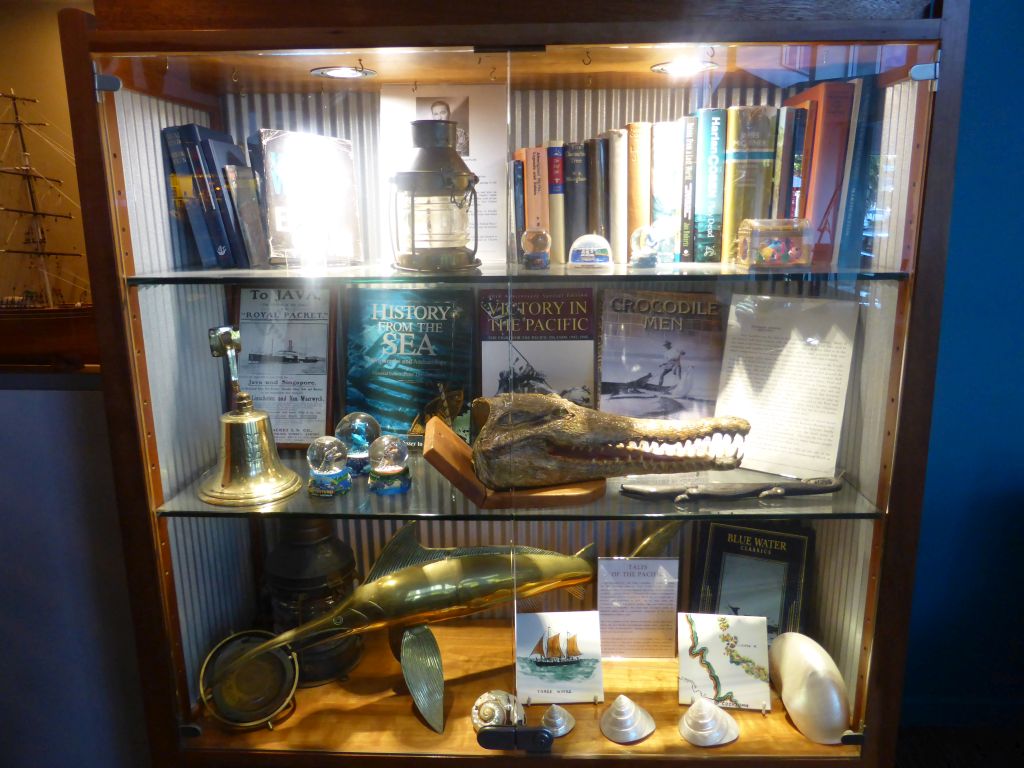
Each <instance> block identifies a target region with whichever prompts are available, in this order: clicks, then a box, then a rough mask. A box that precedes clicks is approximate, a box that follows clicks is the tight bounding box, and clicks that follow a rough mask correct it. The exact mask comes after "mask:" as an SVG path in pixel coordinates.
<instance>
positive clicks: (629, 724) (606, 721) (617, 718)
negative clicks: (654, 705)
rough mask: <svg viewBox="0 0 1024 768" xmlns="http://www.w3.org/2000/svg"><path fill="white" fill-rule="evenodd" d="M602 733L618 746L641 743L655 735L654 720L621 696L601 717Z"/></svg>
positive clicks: (649, 714) (647, 713) (625, 697)
mask: <svg viewBox="0 0 1024 768" xmlns="http://www.w3.org/2000/svg"><path fill="white" fill-rule="evenodd" d="M601 733H603V734H604V735H605V736H606V737H608V739H609V740H611V741H614V742H615V743H616V744H628V743H630V742H632V741H640V740H641V739H646V738H647V737H648V736H650V735H651V734H652V733H654V718H653V717H651V713H650V712H648V711H647V710H646V709H644V708H643V707H640V706H637V705H636V704H635V703H634V702H633V701H632V700H631V699H629V698H628V697H627V696H623V695H620V696H619V697H618V698H617V699H615V701H613V702H612V705H611V706H610V707H608V709H606V710H605V711H604V714H602V715H601Z"/></svg>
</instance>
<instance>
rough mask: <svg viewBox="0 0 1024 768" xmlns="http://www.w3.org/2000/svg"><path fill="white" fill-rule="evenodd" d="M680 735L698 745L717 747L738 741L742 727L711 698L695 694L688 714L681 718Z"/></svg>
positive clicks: (687, 711)
mask: <svg viewBox="0 0 1024 768" xmlns="http://www.w3.org/2000/svg"><path fill="white" fill-rule="evenodd" d="M679 735H680V736H682V737H683V738H684V739H686V740H687V741H688V742H690V743H691V744H693V745H694V746H697V747H717V746H718V745H719V744H728V743H729V742H730V741H736V739H737V737H738V736H739V735H740V727H739V726H738V725H737V724H736V721H735V720H734V719H733V716H732V715H730V714H729V713H728V712H726V711H725V710H724V709H722V708H721V707H720V706H718V705H717V704H715V702H713V701H711V699H705V698H704V697H703V696H694V698H693V703H692V704H691V705H690V708H689V709H687V710H686V714H684V715H683V716H682V717H681V718H679Z"/></svg>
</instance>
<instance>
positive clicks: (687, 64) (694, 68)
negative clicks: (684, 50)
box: [651, 59, 718, 77]
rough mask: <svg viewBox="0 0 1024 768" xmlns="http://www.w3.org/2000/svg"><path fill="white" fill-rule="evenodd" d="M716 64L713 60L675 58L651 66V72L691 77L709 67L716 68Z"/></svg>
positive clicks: (705, 70)
mask: <svg viewBox="0 0 1024 768" xmlns="http://www.w3.org/2000/svg"><path fill="white" fill-rule="evenodd" d="M717 68H718V65H717V64H715V62H713V61H707V60H704V61H701V60H699V59H675V60H674V61H663V62H662V63H661V64H655V65H654V66H652V67H651V72H657V73H658V74H659V75H669V76H670V77H693V76H694V75H696V74H699V73H701V72H707V71H708V70H709V69H717Z"/></svg>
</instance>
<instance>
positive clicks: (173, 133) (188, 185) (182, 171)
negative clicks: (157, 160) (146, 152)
mask: <svg viewBox="0 0 1024 768" xmlns="http://www.w3.org/2000/svg"><path fill="white" fill-rule="evenodd" d="M160 134H161V136H162V137H163V140H164V146H166V147H167V154H168V156H169V158H170V164H171V168H172V170H173V172H174V179H173V180H172V181H171V185H172V186H173V187H174V189H175V190H176V193H175V194H178V195H180V196H181V199H182V202H183V205H184V207H185V213H186V216H187V218H188V223H189V227H190V228H191V230H192V237H193V238H194V240H195V244H196V251H197V252H198V255H199V259H200V261H201V262H202V264H203V266H204V267H206V268H212V267H217V266H218V265H219V262H218V259H217V251H216V248H215V246H214V243H213V239H212V238H211V237H210V231H209V229H208V228H207V217H206V212H205V210H204V208H203V200H202V197H201V196H200V194H199V190H198V184H197V181H196V178H195V174H194V173H193V165H192V161H191V159H190V158H189V155H188V152H187V151H186V148H185V146H184V144H183V143H182V141H181V134H180V133H179V132H178V129H177V127H170V128H164V129H163V130H162V131H160Z"/></svg>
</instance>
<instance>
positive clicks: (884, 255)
mask: <svg viewBox="0 0 1024 768" xmlns="http://www.w3.org/2000/svg"><path fill="white" fill-rule="evenodd" d="M937 50H938V49H937V45H936V44H933V43H905V42H894V43H879V42H871V43H852V42H843V43H834V42H829V43H808V42H796V43H773V44H762V43H742V44H733V43H729V42H728V41H724V42H722V41H718V42H715V41H709V42H704V43H700V44H694V43H679V44H670V43H665V42H651V43H648V42H644V41H643V40H640V41H636V40H623V41H621V42H618V43H616V44H610V43H607V42H605V43H600V44H588V43H587V42H586V41H585V40H577V41H575V42H571V43H561V44H557V45H554V44H553V45H548V46H546V47H544V46H539V47H530V48H528V49H522V48H515V47H513V48H512V49H509V50H500V51H495V50H494V49H492V48H487V49H474V47H473V46H471V45H467V46H461V47H459V46H455V47H416V48H397V47H390V48H374V47H366V48H362V49H345V50H315V51H314V50H299V51H259V52H215V53H207V52H202V53H187V52H181V53H168V54H140V53H132V54H101V55H100V54H98V55H96V56H95V63H96V67H97V70H98V71H99V72H100V73H102V74H108V75H115V76H117V77H118V78H120V81H121V83H122V87H121V89H120V90H119V91H117V92H116V93H113V94H106V95H104V97H103V102H102V104H101V106H100V114H101V118H102V121H103V125H104V128H105V141H106V151H107V160H108V165H109V171H110V179H111V182H110V183H111V186H112V189H111V190H110V193H111V197H112V199H114V200H115V201H116V202H117V206H116V208H115V216H116V221H115V222H114V225H115V226H114V233H115V238H116V239H117V245H118V254H119V256H118V259H119V263H120V264H121V271H122V274H123V280H124V289H125V294H126V296H127V301H128V306H127V308H126V315H125V323H126V328H127V333H128V336H129V339H130V342H131V344H132V347H133V350H134V352H135V353H136V354H135V359H136V360H137V363H136V365H135V368H134V374H133V375H134V377H135V379H134V385H135V392H136V396H135V401H134V402H133V403H130V404H126V407H132V408H135V409H136V410H137V411H138V413H139V415H140V423H142V424H144V425H145V435H143V436H142V443H143V446H142V449H143V451H144V452H145V455H146V459H147V461H146V464H147V466H148V468H149V486H148V487H149V495H150V498H149V507H148V509H139V510H136V513H137V514H139V515H147V514H148V515H152V516H154V517H155V518H156V527H157V530H158V531H159V533H160V536H161V544H162V545H163V549H164V553H163V562H164V563H165V564H166V566H167V573H168V580H167V589H168V591H169V595H170V597H171V598H173V599H169V600H168V601H167V606H168V607H167V608H166V609H165V610H166V614H167V615H166V619H167V623H168V625H169V626H170V627H171V628H172V630H173V631H174V632H176V633H177V636H176V637H174V638H173V641H174V642H173V643H172V645H173V646H174V665H175V670H176V673H177V675H178V683H179V684H178V690H179V698H180V701H179V705H180V707H179V708H180V710H181V713H182V719H183V721H189V722H192V721H194V722H196V723H198V724H200V725H201V726H202V735H201V736H199V737H197V738H194V739H190V740H189V741H188V742H187V744H186V750H187V752H188V753H191V755H192V757H193V759H194V760H196V761H197V762H202V761H203V760H210V759H213V758H212V757H211V755H216V754H218V753H219V752H220V751H223V750H246V751H249V752H263V751H266V752H268V753H269V752H279V751H307V752H317V753H351V754H368V753H384V754H409V755H439V754H444V755H448V754H451V755H460V756H462V755H472V756H480V755H486V754H489V753H488V752H487V751H486V750H485V749H484V747H482V746H480V743H478V734H477V729H478V728H480V727H485V726H500V725H505V724H509V723H511V724H515V723H517V722H518V720H517V718H519V717H520V716H522V717H524V718H525V722H526V724H527V725H528V726H530V727H533V726H539V725H541V724H542V722H544V723H545V724H546V725H547V726H549V728H550V729H551V730H553V731H557V730H559V729H561V728H563V727H566V724H567V723H568V722H569V721H570V720H572V721H574V722H575V727H574V728H573V729H572V730H570V731H569V732H567V733H566V734H565V735H559V736H558V738H557V739H556V740H555V741H554V743H553V751H554V752H556V753H558V754H562V755H567V756H580V757H583V756H620V755H625V754H631V755H649V756H652V757H664V756H671V757H677V758H678V757H695V756H698V755H699V756H701V757H704V756H707V755H708V753H705V752H702V751H701V750H700V749H699V747H697V746H694V745H693V744H691V743H690V742H688V741H686V740H685V739H684V738H683V737H682V736H681V735H680V730H679V725H678V724H679V720H680V718H681V717H682V716H683V715H684V714H685V713H686V712H687V711H688V707H689V706H690V704H689V702H691V701H692V700H693V697H694V696H702V695H703V696H708V695H709V696H710V697H711V698H712V699H714V700H716V701H717V703H718V704H721V705H723V708H724V709H726V710H728V711H729V712H730V713H731V714H732V715H734V716H735V719H736V721H737V722H738V723H739V734H740V735H739V738H738V739H736V740H735V742H734V743H731V744H729V745H728V746H722V747H721V749H720V750H716V751H714V752H713V753H712V754H713V755H714V756H719V755H721V756H724V757H729V758H733V757H739V758H743V757H747V758H755V759H756V758H766V759H767V758H779V759H784V758H793V757H798V756H799V757H815V758H826V759H829V758H852V757H857V756H859V755H860V748H859V746H857V743H856V741H857V740H856V738H854V739H852V740H850V743H848V744H843V745H838V744H829V745H822V744H818V743H816V742H814V741H812V740H811V739H809V738H808V737H807V736H806V735H804V734H803V733H801V732H800V730H798V729H797V728H796V727H794V724H793V721H792V719H787V716H786V709H785V704H784V702H783V701H782V699H781V698H780V695H779V693H778V691H777V689H776V688H774V687H773V686H772V684H771V683H772V681H771V680H770V679H769V678H770V674H769V662H768V647H769V643H770V641H772V640H774V638H776V637H777V636H778V635H780V634H782V633H784V632H801V633H804V634H806V635H808V636H809V637H811V638H812V639H813V640H814V641H816V642H817V643H819V644H820V645H821V647H822V648H823V649H824V652H826V653H827V654H828V655H829V656H830V657H831V658H832V660H833V661H834V662H835V665H836V667H837V669H838V672H839V674H841V676H842V678H843V679H844V680H845V685H846V689H845V692H844V693H843V698H844V703H845V706H846V707H847V708H848V710H849V711H848V717H847V727H848V728H849V729H850V730H852V731H853V732H855V733H859V732H861V731H862V730H863V727H864V724H865V723H864V707H865V701H866V697H867V669H868V666H869V663H870V658H871V645H872V640H873V638H872V627H873V625H874V602H875V597H876V594H875V590H876V589H877V584H876V582H877V575H878V564H877V562H876V560H877V558H875V557H874V553H875V552H876V550H877V548H878V547H879V546H880V545H881V542H882V539H883V532H884V526H885V519H886V516H887V515H888V514H889V512H888V492H889V485H890V480H891V477H890V475H891V459H892V453H893V446H894V443H895V437H894V431H895V424H896V415H897V413H896V411H897V403H898V401H899V395H900V390H901V376H902V356H903V351H902V350H903V348H904V342H905V338H906V326H907V317H908V311H909V305H910V301H911V286H912V283H913V277H914V271H915V268H916V252H917V238H918V228H919V224H920V213H921V194H922V180H923V174H924V167H925V156H926V153H927V138H928V134H929V128H930V121H931V99H932V88H931V83H930V82H928V81H921V80H915V79H913V77H911V72H912V70H913V68H914V67H915V66H917V65H923V64H930V63H934V62H935V61H936V59H937ZM232 326H234V327H237V328H238V329H239V330H240V335H241V341H240V348H238V347H237V346H235V347H232V352H231V354H232V355H235V357H236V368H237V371H236V373H237V386H236V385H235V384H233V383H232V381H231V378H230V376H229V369H228V368H227V367H225V364H224V362H223V361H222V360H221V359H218V358H219V357H220V356H223V354H224V352H225V346H224V345H225V343H226V344H227V345H228V346H229V347H230V346H231V345H232V344H236V345H237V343H238V342H237V340H236V341H235V342H231V341H230V339H231V338H232V337H231V336H230V334H229V335H228V336H226V337H221V336H217V335H216V334H214V336H213V337H212V338H211V335H210V334H211V329H224V328H229V327H232ZM224 339H228V341H227V342H225V341H224ZM218 340H219V343H220V347H218V346H217V344H218ZM211 341H213V343H214V346H213V349H212V351H214V353H215V354H214V355H211ZM239 391H244V392H246V393H247V395H246V396H245V397H242V396H241V395H239ZM243 403H247V404H248V406H246V407H248V408H249V410H248V411H247V413H249V412H251V411H252V410H253V409H255V410H256V411H259V412H263V413H266V414H269V419H270V422H269V425H268V424H266V423H264V424H263V425H262V426H260V427H253V428H252V429H251V430H250V431H249V432H248V433H246V434H249V435H250V437H249V438H245V437H240V438H239V439H238V440H239V441H238V445H239V446H242V447H241V448H237V447H236V448H229V446H233V445H234V443H232V440H233V438H232V437H231V436H230V435H232V434H241V433H240V432H238V433H232V431H231V430H232V427H231V426H230V421H231V419H227V421H225V419H226V418H227V417H222V414H225V413H228V414H230V413H235V412H237V411H239V410H242V411H245V410H246V407H243ZM358 413H366V414H369V415H370V416H372V417H373V420H374V423H375V424H376V426H377V432H374V431H373V430H370V431H369V432H366V433H358V434H356V435H355V437H353V433H352V432H351V431H347V430H346V429H344V428H342V427H341V422H342V421H343V420H344V419H345V418H346V416H350V415H352V414H358ZM243 431H244V430H243ZM253 431H256V432H257V433H258V434H259V435H261V436H262V438H264V439H263V443H262V448H259V449H258V450H259V451H262V453H258V454H256V458H253V455H254V452H256V451H257V448H254V447H253V445H254V443H256V442H259V440H257V439H255V438H252V437H251V434H252V433H253ZM332 435H336V436H337V437H338V438H340V439H341V440H342V443H343V445H344V447H345V451H346V452H345V455H344V458H343V459H339V460H338V461H337V462H336V464H337V467H335V464H331V466H330V467H327V465H326V464H318V463H317V462H321V461H322V459H323V455H322V452H321V453H318V454H315V457H313V456H311V455H307V449H308V448H309V446H310V445H311V444H312V443H313V442H314V440H316V439H317V438H320V437H324V436H332ZM378 436H391V437H395V438H400V439H401V440H402V441H403V443H404V445H405V446H406V447H407V448H408V457H407V458H406V457H405V455H404V454H401V451H399V454H401V455H398V454H396V455H398V458H399V462H398V464H397V465H396V466H395V467H393V468H390V467H389V469H388V470H387V471H383V470H381V467H380V466H377V465H376V464H375V463H374V462H375V456H383V455H384V454H383V453H382V452H378V453H373V452H372V451H370V450H369V448H370V446H369V443H370V442H371V441H372V440H373V439H374V438H376V437H378ZM267 438H270V440H269V448H268V447H267V440H266V439H267ZM360 439H365V440H366V442H367V445H362V444H361V443H360ZM232 450H233V451H234V452H235V453H234V455H235V456H236V458H237V456H238V454H239V453H242V454H244V456H243V457H242V458H238V464H237V465H235V464H232V459H231V455H232ZM383 450H384V449H383V448H381V449H380V451H383ZM389 455H391V454H389ZM277 457H280V463H279V466H278V464H277V463H276V462H277ZM314 464H315V465H316V466H314ZM270 465H273V466H272V467H271V469H267V467H268V466H270ZM342 465H345V466H347V467H348V473H349V475H350V477H348V479H347V482H349V483H350V484H351V487H350V488H340V490H339V492H337V493H333V490H334V489H330V491H331V492H324V488H323V487H321V486H315V485H314V486H310V485H309V483H310V482H311V477H312V480H313V481H316V480H317V478H316V477H313V476H312V475H313V474H315V472H312V471H314V470H315V471H316V472H319V473H320V474H321V475H323V474H325V473H327V472H328V469H332V470H333V469H335V468H340V467H341V466H342ZM381 466H383V465H381ZM392 469H394V470H395V471H394V472H391V470H392ZM276 472H281V473H290V472H294V473H295V474H296V477H297V479H296V481H295V482H296V483H299V484H301V486H302V487H300V488H298V490H296V491H295V492H293V493H291V494H290V495H286V496H282V498H275V499H273V500H269V498H262V497H259V496H256V497H244V498H243V501H242V502H241V503H222V501H218V500H216V499H215V498H214V499H213V500H212V501H211V495H210V493H209V488H210V485H209V484H210V483H211V482H213V481H216V480H217V478H220V479H221V480H222V481H223V482H222V484H223V485H230V486H232V488H233V489H237V488H238V487H239V486H244V488H243V490H241V491H239V493H243V492H245V489H249V490H251V486H252V484H251V483H243V482H242V481H241V480H240V479H239V477H240V473H251V474H257V475H258V476H259V478H260V481H261V482H262V481H263V480H265V479H266V478H267V474H268V473H270V474H273V473H276ZM389 472H390V473H391V474H389ZM233 473H234V474H233ZM211 478H212V480H211ZM225 478H226V479H225ZM336 486H337V484H336ZM289 490H294V489H289ZM318 491H319V492H318ZM332 493H333V495H332ZM245 498H248V502H246V501H245V500H244V499H245ZM317 558H320V559H317ZM323 558H326V561H329V562H328V564H327V565H325V560H324V559H323ZM328 566H329V567H328ZM289 569H290V570H289ZM304 569H305V570H304ZM296 627H299V629H298V630H296V629H295V628H296ZM253 628H256V629H260V630H263V631H264V632H266V633H269V634H266V635H259V636H254V637H258V638H259V639H256V640H252V641H250V642H249V645H248V646H244V647H256V646H257V645H258V644H259V643H260V642H262V640H263V639H265V638H269V637H277V638H278V642H277V643H276V644H277V645H279V646H280V648H278V649H276V651H278V652H279V653H280V654H281V655H279V656H278V657H276V658H277V659H278V665H279V667H275V668H274V670H269V669H268V668H266V665H264V668H263V672H262V673H260V674H257V673H256V672H254V673H253V674H254V675H256V676H255V677H254V678H251V679H249V681H248V684H249V685H250V686H251V689H250V690H249V691H248V692H247V691H246V690H243V688H244V686H243V685H242V684H243V683H244V682H245V681H244V680H237V681H235V682H236V684H235V686H234V688H232V690H231V692H230V695H229V694H228V693H225V691H226V689H227V686H225V685H224V684H222V683H221V681H220V680H219V679H218V677H217V674H218V673H217V672H215V671H211V672H210V673H209V676H207V670H208V669H209V670H212V669H214V668H215V667H216V662H217V658H216V657H214V659H213V661H212V662H211V661H210V659H209V654H210V652H211V649H215V648H219V647H221V646H220V645H219V644H221V643H223V642H225V641H226V640H227V639H228V638H232V637H234V636H235V634H236V633H238V632H240V631H243V630H250V629H253ZM289 631H291V632H292V634H287V633H288V632H289ZM285 640H288V641H289V644H288V645H286V644H285ZM238 647H239V648H244V647H243V646H238ZM290 651H295V653H296V654H297V656H298V662H297V671H295V670H293V668H292V667H291V666H289V665H291V664H293V661H291V660H289V659H290V657H289V652H290ZM241 652H242V650H239V651H238V653H241ZM211 663H212V664H213V666H212V667H211V666H208V665H210V664H211ZM222 663H223V664H226V663H227V662H222ZM716 665H717V666H716ZM304 669H305V670H315V671H312V672H310V671H306V672H305V673H304V672H303V670H304ZM282 670H284V671H282ZM261 675H262V676H261ZM723 681H724V682H723ZM289 685H290V686H291V688H292V690H290V691H289V690H287V689H288V688H289ZM730 686H731V687H730ZM296 689H297V690H296ZM232 697H234V698H232ZM275 697H276V698H275ZM513 697H514V698H517V700H518V701H517V702H515V701H511V699H512V698H513ZM268 702H269V703H268ZM517 703H518V705H519V706H522V707H525V710H524V711H523V712H520V711H519V710H518V709H517V708H516V704H517ZM553 703H557V704H559V705H561V706H562V707H564V709H560V710H555V711H554V712H548V707H549V706H550V705H551V704H553ZM609 712H610V713H611V714H610V715H609V714H608V713H609ZM542 717H547V718H548V719H547V720H546V721H542ZM246 718H249V719H246ZM609 719H610V720H615V722H616V723H617V724H618V725H617V726H616V727H618V728H619V730H618V731H615V730H614V728H613V727H611V726H608V727H605V728H604V729H602V722H606V723H607V722H608V721H609ZM271 725H272V726H273V727H272V728H271V727H268V726H271ZM239 726H242V727H239ZM634 726H635V727H636V728H637V729H638V730H630V729H631V728H634ZM649 726H653V727H654V730H653V731H650V730H649ZM726 730H727V729H726ZM489 733H490V734H491V737H492V738H493V739H495V740H500V738H503V736H502V734H501V733H500V732H498V731H492V732H489ZM524 733H525V732H524ZM532 733H533V734H534V736H535V735H536V732H535V731H534V732H532ZM610 733H615V734H616V737H615V738H612V736H610V735H609V734H610ZM485 736H486V734H485ZM523 738H524V739H525V738H526V737H525V736H524V737H523ZM530 738H533V736H531V737H530ZM484 741H487V738H484ZM491 743H492V744H493V743H498V741H494V742H491Z"/></svg>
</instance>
